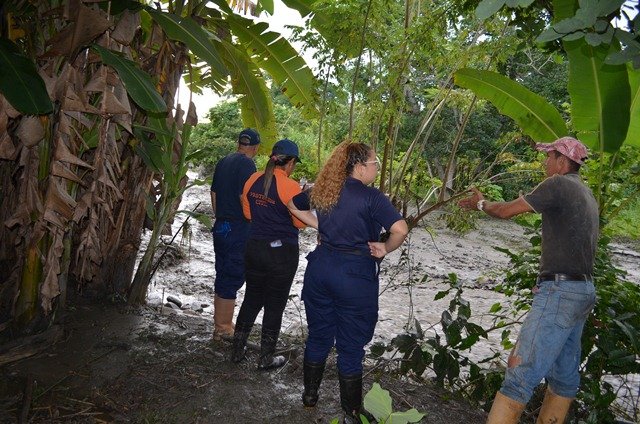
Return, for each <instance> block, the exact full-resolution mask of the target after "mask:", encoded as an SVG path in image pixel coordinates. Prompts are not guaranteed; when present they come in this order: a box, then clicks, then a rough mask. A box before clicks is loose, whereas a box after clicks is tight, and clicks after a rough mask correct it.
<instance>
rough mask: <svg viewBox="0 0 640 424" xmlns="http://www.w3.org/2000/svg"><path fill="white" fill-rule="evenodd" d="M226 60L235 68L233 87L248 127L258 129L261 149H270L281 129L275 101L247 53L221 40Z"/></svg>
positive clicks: (232, 79)
mask: <svg viewBox="0 0 640 424" xmlns="http://www.w3.org/2000/svg"><path fill="white" fill-rule="evenodd" d="M219 45H220V51H221V52H223V57H224V59H225V63H227V65H228V67H229V70H230V71H231V86H232V88H233V92H234V94H238V95H241V97H240V98H239V99H238V103H239V104H240V111H241V116H242V122H243V124H244V125H245V126H246V127H251V128H256V129H257V130H258V132H259V133H260V138H261V139H262V143H260V150H261V151H263V152H266V151H270V150H271V147H272V146H273V144H274V143H275V141H276V137H277V130H276V123H275V118H274V115H273V104H272V101H271V96H270V95H269V89H268V88H267V85H266V83H265V81H264V78H263V77H262V74H261V73H260V70H259V69H258V68H257V67H256V65H255V63H253V62H252V61H251V59H250V58H249V56H248V55H247V53H246V52H245V51H243V50H241V49H239V48H237V47H236V46H234V45H231V44H229V43H227V42H226V41H222V42H221V43H219Z"/></svg>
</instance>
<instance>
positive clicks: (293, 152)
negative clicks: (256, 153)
mask: <svg viewBox="0 0 640 424" xmlns="http://www.w3.org/2000/svg"><path fill="white" fill-rule="evenodd" d="M271 154H272V155H285V156H295V158H296V162H302V161H301V160H300V152H299V151H298V145H297V144H296V143H294V142H293V141H291V140H289V139H288V138H283V139H282V140H280V141H278V142H276V144H274V145H273V149H271Z"/></svg>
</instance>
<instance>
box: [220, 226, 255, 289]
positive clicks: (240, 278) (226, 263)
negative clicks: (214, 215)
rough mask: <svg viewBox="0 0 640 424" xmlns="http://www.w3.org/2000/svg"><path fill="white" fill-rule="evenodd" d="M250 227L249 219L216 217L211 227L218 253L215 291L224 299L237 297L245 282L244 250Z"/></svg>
mask: <svg viewBox="0 0 640 424" xmlns="http://www.w3.org/2000/svg"><path fill="white" fill-rule="evenodd" d="M250 228H251V224H250V223H249V222H248V221H243V220H242V221H241V220H238V221H227V220H224V219H216V221H215V223H214V224H213V228H212V229H211V232H212V233H213V250H214V252H215V255H216V263H215V266H216V279H215V282H214V285H213V287H214V288H213V291H214V292H215V294H217V295H218V296H219V297H221V298H222V299H235V298H236V295H237V292H238V290H239V289H240V287H242V285H243V284H244V250H245V246H246V244H247V239H248V238H249V229H250Z"/></svg>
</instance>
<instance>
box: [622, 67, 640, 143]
mask: <svg viewBox="0 0 640 424" xmlns="http://www.w3.org/2000/svg"><path fill="white" fill-rule="evenodd" d="M627 72H628V74H629V85H630V86H631V107H630V108H629V110H630V111H631V112H630V120H629V129H628V130H627V137H626V139H625V140H624V143H625V144H629V145H631V146H636V147H640V69H633V66H631V64H629V65H627Z"/></svg>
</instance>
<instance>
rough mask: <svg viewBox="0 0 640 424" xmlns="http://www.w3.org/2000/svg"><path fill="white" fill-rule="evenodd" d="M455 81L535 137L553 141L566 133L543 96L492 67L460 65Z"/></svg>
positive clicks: (552, 108)
mask: <svg viewBox="0 0 640 424" xmlns="http://www.w3.org/2000/svg"><path fill="white" fill-rule="evenodd" d="M454 78H455V83H456V84H457V85H459V86H461V87H464V88H468V89H470V90H472V91H473V92H474V93H475V94H476V95H478V96H479V97H482V98H484V99H486V100H488V101H490V102H491V103H492V104H493V105H494V106H495V107H496V108H497V109H498V110H499V111H500V113H502V114H504V115H507V116H509V117H510V118H512V119H513V120H514V121H516V123H517V124H518V125H519V126H520V128H522V131H523V132H524V133H525V134H527V135H529V136H530V137H531V138H532V139H534V140H535V141H539V142H541V141H553V140H556V139H558V138H560V137H563V136H565V135H566V134H567V127H566V125H565V123H564V120H563V119H562V116H561V115H560V112H558V110H557V109H556V108H555V107H553V105H551V104H550V103H549V102H547V101H546V100H545V99H544V98H543V97H542V96H539V95H538V94H535V93H533V92H532V91H530V90H529V89H527V88H525V87H524V86H522V85H520V84H518V83H517V82H515V81H512V80H510V79H509V78H507V77H505V76H502V75H500V74H498V73H496V72H492V71H481V70H475V69H469V68H463V69H460V70H458V71H457V72H456V73H455V77H454Z"/></svg>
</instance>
